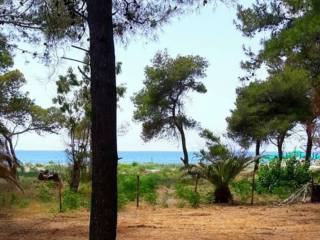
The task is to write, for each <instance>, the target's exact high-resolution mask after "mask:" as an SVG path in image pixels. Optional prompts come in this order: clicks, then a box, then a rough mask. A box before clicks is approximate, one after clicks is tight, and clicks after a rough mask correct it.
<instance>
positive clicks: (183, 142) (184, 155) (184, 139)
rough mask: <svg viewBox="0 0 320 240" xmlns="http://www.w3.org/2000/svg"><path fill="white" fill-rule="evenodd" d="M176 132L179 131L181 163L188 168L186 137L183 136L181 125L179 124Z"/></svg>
mask: <svg viewBox="0 0 320 240" xmlns="http://www.w3.org/2000/svg"><path fill="white" fill-rule="evenodd" d="M178 130H179V132H180V136H181V145H182V151H183V159H182V162H183V164H184V165H185V166H186V167H188V166H189V155H188V150H187V141H186V136H185V133H184V130H183V126H182V124H181V126H179V127H178Z"/></svg>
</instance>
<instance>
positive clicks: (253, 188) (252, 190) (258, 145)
mask: <svg viewBox="0 0 320 240" xmlns="http://www.w3.org/2000/svg"><path fill="white" fill-rule="evenodd" d="M260 147H261V141H260V140H257V141H256V157H257V156H259V155H260ZM258 168H259V159H257V160H256V161H255V163H254V169H253V175H252V188H251V205H253V200H254V190H255V188H256V183H255V180H256V172H257V171H258Z"/></svg>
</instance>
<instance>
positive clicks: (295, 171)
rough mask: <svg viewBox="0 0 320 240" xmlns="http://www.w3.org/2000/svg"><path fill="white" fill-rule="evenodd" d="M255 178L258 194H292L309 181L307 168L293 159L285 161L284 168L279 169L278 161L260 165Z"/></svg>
mask: <svg viewBox="0 0 320 240" xmlns="http://www.w3.org/2000/svg"><path fill="white" fill-rule="evenodd" d="M257 176H258V179H257V191H258V192H259V193H264V192H268V193H275V194H279V193H280V194H281V195H286V193H287V192H292V191H294V190H295V189H297V188H298V187H299V186H301V185H303V184H305V183H307V182H308V181H310V173H309V170H308V167H307V166H306V165H301V164H300V163H299V161H297V160H296V159H295V158H291V159H288V160H286V161H285V166H284V167H279V164H278V159H274V160H272V161H270V162H269V164H267V165H262V166H261V167H260V169H259V171H258V174H257ZM284 189H287V190H288V191H286V190H284ZM283 192H284V194H283Z"/></svg>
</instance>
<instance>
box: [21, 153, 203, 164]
mask: <svg viewBox="0 0 320 240" xmlns="http://www.w3.org/2000/svg"><path fill="white" fill-rule="evenodd" d="M16 154H17V157H18V159H19V160H20V161H22V162H23V163H32V164H36V163H40V164H48V163H50V162H54V163H57V164H67V163H68V159H67V156H66V153H65V152H64V151H21V150H20V151H19V150H18V151H16ZM182 156H183V154H182V152H173V151H170V152H169V151H167V152H166V151H120V152H119V158H120V160H119V163H133V162H137V163H158V164H180V163H181V160H180V158H181V157H182ZM189 158H190V161H191V162H192V163H195V162H197V158H196V156H195V152H190V153H189Z"/></svg>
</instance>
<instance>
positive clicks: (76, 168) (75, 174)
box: [70, 161, 81, 192]
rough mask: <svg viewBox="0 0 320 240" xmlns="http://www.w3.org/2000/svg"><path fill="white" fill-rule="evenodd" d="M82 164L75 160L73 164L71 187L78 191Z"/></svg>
mask: <svg viewBox="0 0 320 240" xmlns="http://www.w3.org/2000/svg"><path fill="white" fill-rule="evenodd" d="M80 175H81V166H80V164H79V163H78V162H77V161H75V162H73V165H72V171H71V181H70V188H71V190H72V191H74V192H78V188H79V184H80Z"/></svg>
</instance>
